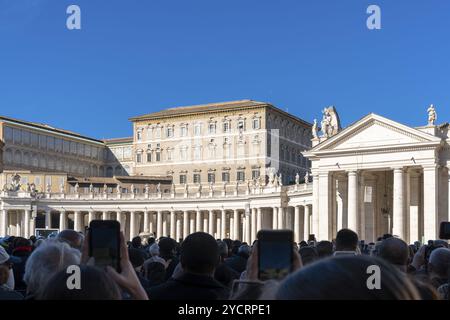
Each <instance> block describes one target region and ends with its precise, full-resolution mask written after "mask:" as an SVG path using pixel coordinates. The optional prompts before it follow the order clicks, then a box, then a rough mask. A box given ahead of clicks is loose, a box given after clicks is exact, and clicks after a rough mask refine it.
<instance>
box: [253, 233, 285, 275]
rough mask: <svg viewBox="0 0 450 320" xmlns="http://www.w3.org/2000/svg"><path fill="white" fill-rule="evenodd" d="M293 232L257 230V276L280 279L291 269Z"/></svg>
mask: <svg viewBox="0 0 450 320" xmlns="http://www.w3.org/2000/svg"><path fill="white" fill-rule="evenodd" d="M293 250H294V234H293V232H292V231H291V230H261V231H259V232H258V278H259V279H260V280H262V281H265V280H269V279H282V278H284V277H286V276H287V275H288V274H289V273H290V272H291V271H292V260H293Z"/></svg>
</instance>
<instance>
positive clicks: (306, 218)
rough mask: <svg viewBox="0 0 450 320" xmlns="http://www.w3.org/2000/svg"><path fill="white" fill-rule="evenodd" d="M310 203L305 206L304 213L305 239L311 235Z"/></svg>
mask: <svg viewBox="0 0 450 320" xmlns="http://www.w3.org/2000/svg"><path fill="white" fill-rule="evenodd" d="M309 208H310V207H309V205H306V206H305V209H304V213H303V220H304V223H303V240H305V241H308V238H309V235H310V233H311V232H310V225H309V219H310V216H309V215H310V210H309Z"/></svg>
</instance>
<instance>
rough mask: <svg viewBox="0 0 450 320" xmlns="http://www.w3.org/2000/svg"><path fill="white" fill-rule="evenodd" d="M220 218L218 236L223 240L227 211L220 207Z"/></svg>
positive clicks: (225, 234) (225, 231)
mask: <svg viewBox="0 0 450 320" xmlns="http://www.w3.org/2000/svg"><path fill="white" fill-rule="evenodd" d="M220 220H221V221H220V226H221V230H220V238H221V239H222V240H223V239H225V238H226V236H227V212H226V211H225V209H222V211H221V218H220Z"/></svg>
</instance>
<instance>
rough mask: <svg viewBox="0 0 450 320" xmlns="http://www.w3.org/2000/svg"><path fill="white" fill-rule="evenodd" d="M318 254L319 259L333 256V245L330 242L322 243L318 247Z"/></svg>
mask: <svg viewBox="0 0 450 320" xmlns="http://www.w3.org/2000/svg"><path fill="white" fill-rule="evenodd" d="M316 250H317V253H318V254H319V258H326V257H329V256H331V255H332V254H333V243H331V242H330V241H325V240H324V241H320V242H319V243H318V244H317V245H316Z"/></svg>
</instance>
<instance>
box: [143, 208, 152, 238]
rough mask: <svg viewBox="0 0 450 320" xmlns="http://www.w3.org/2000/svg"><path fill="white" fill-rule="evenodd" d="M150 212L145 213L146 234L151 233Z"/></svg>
mask: <svg viewBox="0 0 450 320" xmlns="http://www.w3.org/2000/svg"><path fill="white" fill-rule="evenodd" d="M149 227H150V212H149V211H147V210H145V211H144V232H145V233H150V232H151V231H150V228H149Z"/></svg>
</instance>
